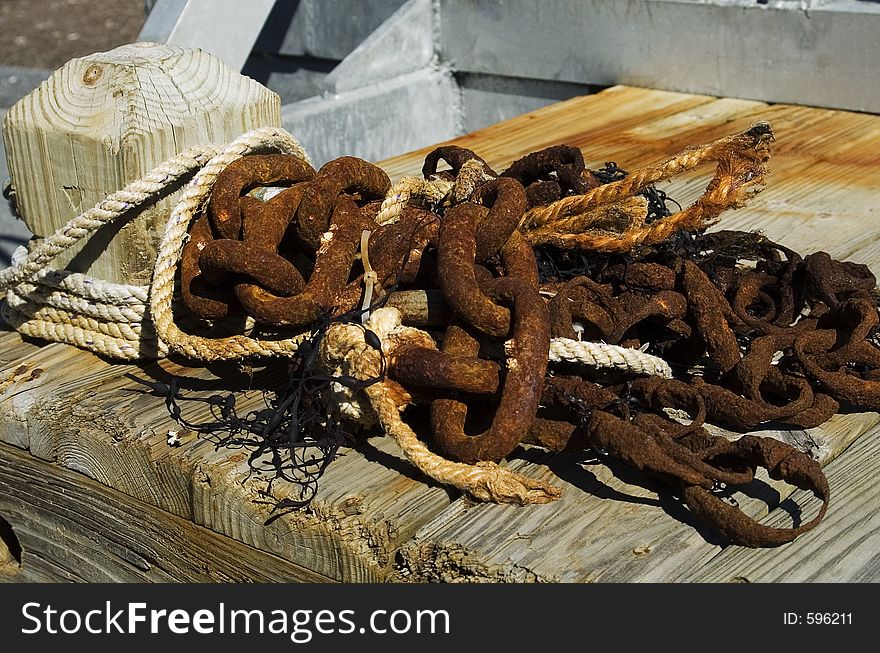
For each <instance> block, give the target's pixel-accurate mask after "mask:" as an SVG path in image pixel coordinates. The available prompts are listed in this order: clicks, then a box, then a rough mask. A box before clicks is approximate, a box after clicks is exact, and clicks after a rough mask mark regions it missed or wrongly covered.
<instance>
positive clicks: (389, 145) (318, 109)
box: [281, 68, 462, 166]
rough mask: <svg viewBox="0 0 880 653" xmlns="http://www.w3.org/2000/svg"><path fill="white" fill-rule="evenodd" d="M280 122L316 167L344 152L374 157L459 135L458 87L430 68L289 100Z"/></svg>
mask: <svg viewBox="0 0 880 653" xmlns="http://www.w3.org/2000/svg"><path fill="white" fill-rule="evenodd" d="M281 122H282V125H283V126H284V128H285V129H286V130H288V131H289V132H290V133H292V134H293V135H294V136H296V137H297V139H299V141H300V142H301V143H302V144H303V146H304V147H305V148H306V151H307V152H308V153H309V156H310V157H311V158H312V161H313V163H315V165H318V166H320V165H321V164H323V163H326V162H327V161H329V160H330V159H334V158H336V157H339V156H343V155H353V156H359V157H361V158H364V159H367V160H368V161H378V160H380V159H384V158H387V157H390V156H394V155H396V154H401V153H403V152H408V151H410V150H414V149H418V148H420V147H426V146H428V145H431V144H432V143H436V142H438V141H442V140H446V139H449V138H452V137H454V136H457V135H460V134H461V133H462V129H461V108H460V105H459V97H458V88H457V86H456V84H455V82H454V80H453V79H452V75H451V73H449V71H445V70H441V69H434V68H425V69H422V70H418V71H416V72H413V73H409V74H406V75H401V76H399V77H396V78H394V79H392V80H388V81H384V82H381V83H379V84H376V85H373V86H370V87H366V88H360V89H355V90H352V91H346V92H344V93H338V94H335V95H327V96H324V97H316V98H311V99H308V100H303V101H302V102H295V103H293V104H288V105H286V106H284V107H282V110H281Z"/></svg>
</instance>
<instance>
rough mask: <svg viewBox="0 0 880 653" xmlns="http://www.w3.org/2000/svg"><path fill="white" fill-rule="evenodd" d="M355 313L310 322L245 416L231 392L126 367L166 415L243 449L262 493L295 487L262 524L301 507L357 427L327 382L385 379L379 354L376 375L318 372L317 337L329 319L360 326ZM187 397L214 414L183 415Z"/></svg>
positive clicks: (373, 342)
mask: <svg viewBox="0 0 880 653" xmlns="http://www.w3.org/2000/svg"><path fill="white" fill-rule="evenodd" d="M359 315H360V312H359V311H358V312H355V313H352V314H347V315H343V316H340V317H337V318H333V319H330V318H325V319H323V320H322V321H321V322H320V323H319V324H318V325H316V327H315V329H314V330H313V332H312V335H311V337H310V338H308V339H307V340H305V341H303V342H302V343H301V344H300V345H299V348H298V350H297V352H296V355H295V356H294V357H293V358H291V359H289V360H288V361H287V366H288V375H287V383H286V385H285V386H284V387H283V388H282V389H280V390H276V391H270V390H263V397H264V401H265V407H264V408H260V409H254V410H250V411H248V412H247V413H245V414H244V415H240V414H239V412H238V409H237V406H236V393H235V392H228V393H225V394H213V395H210V396H208V397H197V396H184V395H183V394H181V389H180V379H179V378H178V377H172V378H171V380H170V381H169V382H168V383H167V384H166V383H163V382H161V381H149V380H145V379H140V378H137V377H136V376H134V375H131V374H129V375H128V377H129V378H131V379H132V380H134V381H137V382H138V383H141V384H142V385H145V386H147V387H149V388H150V389H151V390H152V391H153V392H154V393H156V394H157V395H159V396H162V397H164V400H165V405H166V407H167V408H168V413H169V415H170V416H171V418H172V419H174V421H175V422H177V423H178V424H179V425H180V426H181V427H183V428H185V429H188V430H190V431H193V432H195V433H198V434H200V435H203V436H206V437H208V438H209V439H210V440H211V441H213V443H214V445H215V448H216V449H220V448H228V449H245V450H248V451H249V452H250V455H249V456H248V466H249V468H250V469H251V471H252V472H253V473H255V474H258V475H260V476H264V475H266V478H267V482H268V487H267V489H266V492H265V494H266V496H268V497H272V486H273V484H274V483H275V482H276V481H277V480H279V479H281V480H283V481H286V482H288V483H290V484H291V485H292V486H298V491H297V492H296V493H295V496H288V497H285V498H283V499H280V500H277V501H273V503H274V507H273V509H272V512H273V515H272V517H270V518H269V520H267V522H266V523H267V524H268V523H270V522H272V521H274V520H275V519H277V518H278V517H280V516H282V515H283V514H286V513H287V512H288V511H291V510H295V509H298V508H304V507H307V506H308V505H309V504H310V503H311V502H312V500H313V499H314V497H315V495H316V493H317V491H318V481H319V480H320V478H321V477H322V476H323V475H324V472H325V471H326V470H327V467H328V466H329V465H330V463H331V462H333V460H335V459H336V457H337V455H338V453H339V449H340V447H350V446H353V445H354V444H355V441H356V435H355V433H354V432H352V431H351V430H349V428H347V427H346V422H344V421H342V420H341V419H339V417H338V416H336V415H335V414H334V411H333V410H331V407H330V406H329V404H328V400H327V397H328V396H329V394H330V393H329V392H327V390H328V388H329V387H330V385H331V384H332V383H339V384H341V385H343V386H346V387H349V388H354V389H363V388H365V387H367V386H368V385H371V384H373V383H376V382H378V381H381V380H382V379H383V378H384V370H385V360H384V357H383V358H382V367H381V373H380V375H379V376H377V377H375V378H371V379H367V380H364V381H361V380H358V379H355V378H353V377H347V376H329V375H326V374H320V373H318V372H317V371H316V370H317V360H318V348H319V345H320V342H321V338H322V337H323V336H324V334H325V333H326V331H327V329H328V328H329V327H330V325H331V324H334V323H339V322H348V323H353V324H358V325H360V320H359ZM364 331H365V340H366V342H367V344H369V345H370V346H373V347H374V348H376V349H378V350H379V352H380V355H381V343H380V342H379V339H378V337H377V336H376V334H375V333H373V332H372V331H369V330H368V329H366V328H365V329H364ZM187 403H196V404H206V405H207V406H209V409H210V412H211V416H212V418H213V419H211V420H209V421H193V420H191V419H188V418H187V417H186V416H185V415H184V406H185V404H187Z"/></svg>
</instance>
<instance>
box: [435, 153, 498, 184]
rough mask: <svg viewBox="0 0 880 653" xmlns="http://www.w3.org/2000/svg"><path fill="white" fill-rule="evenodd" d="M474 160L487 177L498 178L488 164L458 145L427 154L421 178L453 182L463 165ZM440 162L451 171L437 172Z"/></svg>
mask: <svg viewBox="0 0 880 653" xmlns="http://www.w3.org/2000/svg"><path fill="white" fill-rule="evenodd" d="M474 160H476V161H478V162H479V163H480V164H481V167H482V171H483V172H484V173H486V174H487V175H488V176H490V177H497V176H498V174H497V173H496V172H495V171H494V170H492V168H491V167H489V164H488V163H486V162H485V161H484V160H483V159H482V158H481V157H480V156H478V155H477V154H476V153H474V152H472V151H471V150H469V149H467V148H465V147H459V146H458V145H444V146H442V147H438V148H436V149H435V150H432V151H431V152H430V153H428V155H427V156H426V157H425V162H424V164H423V165H422V176H423V177H424V178H425V179H432V178H439V179H446V180H447V181H455V178H456V177H458V173H459V172H460V171H461V169H462V167H463V166H464V164H465V163H467V162H468V161H474ZM440 161H445V162H446V163H448V164H449V166H450V168H451V170H443V171H440V172H438V171H437V166H438V165H439V163H440Z"/></svg>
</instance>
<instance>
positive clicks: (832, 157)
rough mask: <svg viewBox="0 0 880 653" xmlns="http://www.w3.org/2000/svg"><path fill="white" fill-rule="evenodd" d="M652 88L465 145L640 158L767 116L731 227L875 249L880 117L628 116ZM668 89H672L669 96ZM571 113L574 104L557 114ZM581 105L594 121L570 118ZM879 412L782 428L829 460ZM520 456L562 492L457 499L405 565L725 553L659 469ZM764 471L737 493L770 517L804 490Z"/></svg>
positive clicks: (716, 106)
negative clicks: (541, 499)
mask: <svg viewBox="0 0 880 653" xmlns="http://www.w3.org/2000/svg"><path fill="white" fill-rule="evenodd" d="M655 94H656V92H655V91H644V90H641V91H640V90H636V89H620V88H618V89H610V90H609V91H605V92H603V93H600V94H598V95H595V96H589V97H586V98H577V99H574V100H571V101H569V102H567V103H562V104H563V105H565V106H562V105H555V106H554V107H550V108H548V109H544V110H541V111H538V112H535V113H533V114H530V116H528V117H521V118H519V119H516V120H515V121H511V123H515V122H517V121H519V122H518V123H517V125H516V129H513V130H511V131H515V132H516V138H515V139H514V138H509V137H508V133H507V131H505V133H504V135H503V136H501V137H500V138H498V139H497V140H495V136H496V133H495V131H494V128H490V129H488V130H485V133H484V136H485V138H484V139H483V140H474V141H472V142H471V143H468V144H467V145H469V146H471V147H473V149H474V150H475V151H477V152H478V153H480V154H481V155H482V154H483V153H486V152H488V157H487V158H488V160H489V162H490V163H492V164H496V165H497V164H498V163H499V162H504V164H505V165H506V163H507V162H509V161H510V160H513V159H515V158H517V157H518V156H521V155H522V154H524V153H526V152H528V151H532V150H534V149H537V147H538V146H537V145H536V144H537V143H540V144H541V145H540V146H543V145H544V144H550V143H551V142H567V143H570V144H576V145H579V146H581V147H582V148H583V149H584V150H585V156H586V158H587V160H588V162H589V161H597V160H598V161H607V160H614V161H616V162H618V163H619V164H620V165H621V166H623V167H629V168H634V167H638V166H640V165H644V164H646V163H649V162H651V161H656V160H658V159H659V158H661V157H662V156H666V155H669V154H672V153H674V152H675V151H678V150H680V149H682V148H683V147H684V146H686V145H692V144H696V143H701V142H706V141H708V140H711V139H714V138H718V137H720V136H722V135H724V134H727V133H731V132H734V131H739V130H740V129H742V128H744V127H745V126H747V125H748V124H749V123H750V122H754V121H757V120H769V121H770V122H771V124H773V126H774V130H775V132H776V135H777V145H776V147H775V148H774V154H773V158H772V159H771V167H772V170H773V174H772V176H771V177H770V179H769V180H768V185H767V189H766V190H765V192H764V193H763V194H762V195H760V196H759V197H758V199H757V200H756V201H754V202H753V203H752V204H751V205H750V206H749V207H748V208H747V209H744V210H742V211H739V212H732V213H730V214H729V216H726V217H725V218H724V219H723V221H722V224H721V225H720V226H721V227H722V228H736V229H753V228H761V229H762V230H764V231H765V233H767V234H768V235H769V236H770V237H771V238H776V239H779V240H780V241H781V242H783V243H784V244H786V245H789V246H791V247H793V248H795V249H799V250H801V251H803V252H805V253H807V252H810V251H813V250H816V249H826V250H828V251H830V252H831V253H832V254H833V255H836V256H846V255H847V253H852V252H856V251H861V252H862V253H863V254H864V253H870V252H871V251H872V250H871V249H870V245H871V244H873V242H874V240H876V238H877V236H878V235H880V225H871V224H869V221H868V220H866V217H867V216H868V214H869V213H870V212H871V211H873V210H874V200H873V199H872V194H873V193H872V192H871V189H872V188H876V187H877V186H878V185H880V168H877V167H876V166H874V167H871V166H869V165H865V162H866V161H868V160H869V157H870V155H869V154H868V152H870V151H871V150H870V147H869V144H870V143H871V142H872V141H873V142H874V144H875V146H876V140H877V130H878V129H880V118H878V117H876V116H865V115H861V114H850V113H846V112H836V111H835V112H829V111H822V110H817V109H808V108H802V107H787V106H767V105H765V104H763V103H759V102H747V101H740V100H718V101H709V102H704V103H697V104H693V105H690V106H688V105H685V106H681V105H676V104H674V103H673V104H671V105H668V107H669V108H670V110H669V111H667V112H665V113H662V112H661V114H660V115H657V114H655V115H653V116H651V117H647V116H644V117H643V119H642V120H641V121H636V123H635V124H632V123H628V122H627V121H626V120H624V121H623V124H620V123H619V122H618V121H617V116H618V112H620V113H621V114H622V115H624V116H629V115H630V113H631V110H632V109H631V106H630V103H634V104H635V105H636V106H639V107H642V106H644V105H646V104H650V103H649V102H648V101H647V98H650V97H653V96H654V95H655ZM662 97H663V98H666V99H669V95H668V94H662ZM606 102H607V104H606ZM603 107H604V109H605V112H604V115H605V126H604V127H599V128H598V129H597V128H595V127H594V126H593V125H592V124H591V120H592V119H593V117H594V116H601V115H603V112H602V108H603ZM560 111H563V112H565V113H570V114H571V115H568V116H566V117H565V118H563V119H560V117H559V114H558V113H557V112H560ZM545 112H546V113H545ZM582 115H584V116H585V119H584V122H583V123H580V122H578V121H577V120H576V119H574V118H573V117H574V116H577V117H578V118H579V117H581V116H582ZM543 117H547V118H548V120H546V121H545V120H542V118H543ZM530 121H531V122H532V125H530V124H529V122H530ZM542 126H544V127H546V128H547V129H548V130H549V131H550V133H552V135H553V137H554V138H553V139H552V140H550V139H549V138H548V135H547V134H546V133H545V134H542V135H540V136H537V135H536V136H535V138H534V140H532V139H530V136H531V132H532V131H537V130H539V129H540V128H541V127H542ZM486 140H489V141H491V142H490V143H489V144H488V146H486V147H480V146H483V145H485V141H486ZM588 141H589V143H590V145H589V147H587V146H586V143H587V142H588ZM423 154H424V152H421V153H419V154H418V155H415V158H417V159H418V161H416V160H413V161H409V162H407V161H405V160H404V159H403V158H398V159H397V160H396V161H395V166H396V168H395V170H396V171H398V174H411V173H412V171H413V170H414V169H416V168H417V167H418V165H419V164H420V157H421V156H423ZM407 165H409V166H410V167H409V168H407V167H406V166H407ZM499 167H503V166H499ZM823 179H825V180H826V181H823ZM705 181H706V175H703V176H702V177H701V178H697V179H691V180H686V181H684V182H676V183H675V184H673V185H671V186H670V189H671V190H670V191H669V192H670V194H671V195H672V196H673V197H676V198H678V197H681V198H682V201H683V202H688V201H691V200H693V199H695V198H696V197H697V196H698V195H699V193H700V192H701V191H702V186H703V185H705ZM829 218H833V219H829ZM859 248H861V250H860V249H859ZM863 262H867V263H870V264H872V266H873V267H874V268H875V269H877V268H880V257H877V258H873V259H870V258H868V259H865V258H863ZM878 422H880V419H878V415H877V414H876V413H863V414H848V415H838V416H835V418H834V419H833V420H831V421H830V422H828V423H827V424H825V425H823V426H822V427H821V428H820V429H811V430H810V431H809V432H803V431H792V432H784V433H777V434H776V436H777V437H782V438H783V439H789V440H792V441H795V442H797V441H800V442H802V443H803V442H806V441H807V439H808V437H811V438H813V439H814V440H817V441H819V442H820V443H821V447H819V449H818V451H819V453H820V454H821V460H822V461H823V462H828V461H830V460H832V459H833V458H834V457H835V456H837V455H839V454H840V453H841V452H842V451H843V450H845V449H846V447H847V446H849V444H850V443H852V442H853V440H854V439H856V438H858V437H859V436H860V435H861V434H863V433H864V432H865V431H866V430H868V429H869V428H871V427H873V426H874V425H876V424H877V423H878ZM516 464H517V465H518V466H522V468H523V470H524V471H525V472H526V473H528V474H531V475H537V476H540V477H542V478H546V479H548V480H554V476H559V477H560V478H561V479H563V486H564V487H565V494H564V496H563V498H562V499H561V500H560V501H559V502H557V503H556V504H550V505H547V506H537V507H530V508H527V509H517V508H513V507H507V506H505V507H488V506H469V505H467V504H466V503H465V502H463V501H459V502H456V503H455V504H453V505H452V506H451V507H450V508H449V509H448V510H447V511H445V512H444V513H443V514H442V515H440V516H439V517H438V518H437V519H435V520H433V521H432V522H430V523H429V524H427V525H426V526H425V527H424V528H423V529H421V530H420V531H419V533H418V534H417V535H416V537H415V538H414V539H413V541H412V542H410V543H408V544H406V545H405V546H404V547H403V549H402V551H401V556H400V558H401V561H402V562H401V566H400V571H401V574H402V575H403V576H405V577H409V578H412V579H419V580H461V579H474V580H517V581H523V580H561V581H593V580H602V581H664V580H675V579H677V578H680V577H681V576H682V575H683V574H685V573H688V572H689V570H691V569H692V568H693V567H694V566H695V565H699V564H701V563H702V562H704V561H706V560H708V559H710V558H712V557H713V556H715V555H716V554H717V553H718V551H719V550H720V548H721V546H722V544H723V542H722V541H720V540H718V539H717V536H715V535H713V534H712V533H711V532H708V531H706V530H704V529H702V528H701V527H700V525H699V524H696V523H693V520H692V519H691V517H690V514H689V513H688V512H687V510H686V509H684V508H682V507H681V506H680V504H679V503H678V502H676V501H674V500H673V499H672V498H671V497H669V496H667V495H662V494H661V495H659V496H658V495H657V494H656V492H654V491H653V490H654V488H655V487H656V486H655V485H653V484H652V483H651V482H650V481H647V480H645V479H644V478H643V477H641V476H640V475H638V474H635V473H633V472H631V471H629V470H627V469H625V468H622V467H620V466H617V465H615V464H614V463H609V464H611V465H612V466H611V467H610V468H609V467H605V466H604V465H590V466H589V468H588V470H584V469H582V468H581V467H580V466H579V465H578V464H577V463H576V461H574V460H572V459H556V460H554V459H543V460H541V461H539V462H534V463H525V462H517V463H516ZM551 472H554V473H555V474H554V473H551ZM767 481H768V479H767V477H766V476H763V478H762V480H761V482H758V483H755V484H753V487H751V488H748V491H749V494H750V495H755V496H754V498H749V497H746V496H745V495H742V494H739V495H737V500H738V501H739V503H740V506H741V507H742V508H743V510H744V511H745V512H746V513H747V514H750V515H752V516H754V517H761V516H762V515H765V514H766V513H767V512H768V506H769V507H770V508H772V507H774V506H775V505H777V504H778V503H779V502H780V501H782V500H784V499H785V498H786V497H787V496H788V495H789V494H791V492H792V490H793V488H792V487H790V486H788V485H786V484H784V483H779V482H767ZM834 509H835V506H834V504H832V507H831V510H832V511H833V510H834Z"/></svg>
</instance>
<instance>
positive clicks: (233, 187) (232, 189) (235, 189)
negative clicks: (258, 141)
mask: <svg viewBox="0 0 880 653" xmlns="http://www.w3.org/2000/svg"><path fill="white" fill-rule="evenodd" d="M314 176H315V170H314V168H312V166H310V165H309V164H308V163H307V162H306V161H304V160H303V159H300V158H299V157H295V156H290V155H287V154H254V155H251V156H247V157H242V158H241V159H238V160H236V161H233V162H232V163H230V164H229V165H228V166H226V168H224V169H223V171H222V172H221V173H220V175H219V176H218V177H217V182H216V184H215V186H214V191H213V192H212V193H211V200H210V203H209V204H208V215H209V217H210V220H211V226H212V227H213V229H214V232H215V234H216V235H217V237H219V238H230V239H235V240H237V239H239V238H241V206H240V204H239V200H240V198H241V196H242V194H243V193H245V192H247V191H248V190H250V189H252V188H255V187H256V186H267V185H270V184H275V185H279V186H284V185H288V184H291V183H298V182H301V181H308V180H310V179H312V178H313V177H314Z"/></svg>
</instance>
